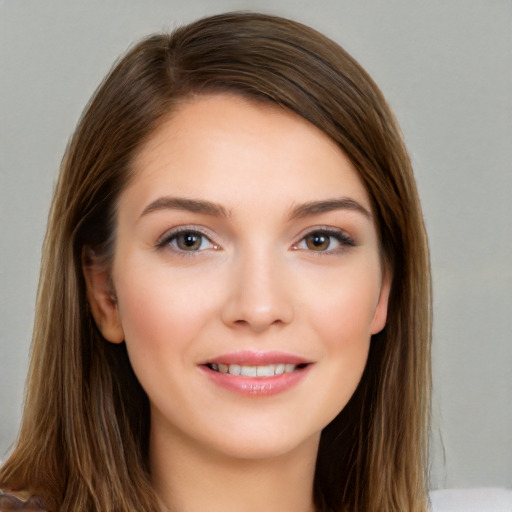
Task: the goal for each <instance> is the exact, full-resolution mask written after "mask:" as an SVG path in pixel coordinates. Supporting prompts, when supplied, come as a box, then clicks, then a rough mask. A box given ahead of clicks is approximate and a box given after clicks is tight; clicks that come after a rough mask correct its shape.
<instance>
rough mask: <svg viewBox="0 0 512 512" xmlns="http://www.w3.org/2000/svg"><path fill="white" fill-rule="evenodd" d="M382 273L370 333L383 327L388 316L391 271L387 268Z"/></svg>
mask: <svg viewBox="0 0 512 512" xmlns="http://www.w3.org/2000/svg"><path fill="white" fill-rule="evenodd" d="M383 274H384V275H383V277H382V283H381V286H380V293H379V298H378V300H377V304H376V306H375V310H374V312H373V319H372V323H371V333H372V334H377V333H379V332H380V331H382V329H384V327H385V325H386V320H387V317H388V303H389V294H390V292H391V281H392V278H391V272H390V271H389V270H388V269H385V270H384V272H383Z"/></svg>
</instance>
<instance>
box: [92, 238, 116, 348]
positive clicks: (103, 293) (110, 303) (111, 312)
mask: <svg viewBox="0 0 512 512" xmlns="http://www.w3.org/2000/svg"><path fill="white" fill-rule="evenodd" d="M82 272H83V274H84V278H85V287H86V292H87V301H88V302H89V306H90V308H91V313H92V316H93V318H94V321H95V322H96V325H97V327H98V329H99V330H100V332H101V334H102V335H103V337H104V338H105V339H106V340H107V341H110V342H112V343H122V342H123V341H124V332H123V327H122V326H121V321H120V319H119V311H118V307H117V300H116V296H115V293H114V287H113V285H112V280H111V278H110V272H109V271H108V269H107V268H106V265H105V262H104V261H103V259H102V258H101V256H100V255H98V253H97V252H96V251H95V250H94V249H92V248H91V247H84V248H83V250H82Z"/></svg>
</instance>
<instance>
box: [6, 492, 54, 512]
mask: <svg viewBox="0 0 512 512" xmlns="http://www.w3.org/2000/svg"><path fill="white" fill-rule="evenodd" d="M14 510H17V511H18V512H24V511H26V512H36V511H39V512H48V511H47V509H46V508H45V507H44V505H43V503H42V502H41V500H40V498H39V497H37V496H30V497H29V498H28V499H26V500H23V499H21V498H18V496H14V494H4V493H3V492H1V491H0V512H11V511H14Z"/></svg>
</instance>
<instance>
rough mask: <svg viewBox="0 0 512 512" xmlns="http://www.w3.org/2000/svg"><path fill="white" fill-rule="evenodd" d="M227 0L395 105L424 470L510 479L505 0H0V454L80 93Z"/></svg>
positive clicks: (450, 481)
mask: <svg viewBox="0 0 512 512" xmlns="http://www.w3.org/2000/svg"><path fill="white" fill-rule="evenodd" d="M234 9H250V10H262V11H265V12H267V13H274V14H280V15H284V16H288V17H292V18H295V19H297V20H298V21H302V22H305V23H307V24H310V25H312V26H313V27H315V28H317V29H318V30H320V31H322V32H324V33H325V34H327V35H328V36H330V37H332V38H333V39H335V40H336V41H338V42H339V43H341V44H342V45H343V46H344V47H345V48H346V49H347V50H348V51H349V52H350V53H352V54H353V55H354V56H355V57H356V58H357V59H358V60H359V61H360V62H361V64H362V65H363V66H364V67H365V68H366V69H367V70H368V71H369V72H370V73H371V74H372V75H373V77H374V78H375V79H376V81H377V83H379V85H380V86H381V88H382V90H383V91H384V94H385V95H386V96H387V98H388V100H389V102H390V103H391V106H392V107H393V108H394V110H395V112H396V114H397V117H398V119H399V121H400V123H401V126H402V129H403V131H404V135H405V139H406V141H407V144H408V147H409V149H410V152H411V156H412V159H413V163H414V166H415V171H416V175H417V180H418V185H419V189H420V195H421V198H422V202H423V208H424V213H425V218H426V222H427V227H428V230H429V234H430V242H431V253H432V264H433V282H434V292H435V300H434V305H435V325H434V348H433V353H434V354H433V355H434V408H433V436H432V456H433V457H432V486H433V487H434V488H444V487H470V486H473V487H475V486H508V487H512V398H511V397H512V370H511V368H512V344H511V341H510V332H511V330H512V264H511V262H512V222H511V220H512V201H511V192H512V173H511V167H512V164H511V162H512V138H511V135H512V97H511V91H512V1H510V0H487V1H486V0H480V1H476V0H475V1H470V0H451V1H448V0H446V1H442V0H430V1H426V0H425V1H419V0H418V1H405V0H390V1H387V2H384V1H381V0H366V1H362V0H360V1H357V2H356V1H355V0H354V1H349V0H316V1H305V0H282V1H271V0H253V1H242V0H223V1H221V0H216V1H215V2H213V1H207V0H202V1H199V0H196V1H194V0H192V1H190V0H189V1H182V0H180V1H178V0H175V1H173V0H146V1H142V0H131V1H120V0H118V1H105V0H88V1H72V0H46V1H45V0H3V1H2V0H0V180H1V181H0V194H1V196H0V230H1V233H0V237H1V238H0V239H1V245H0V247H1V253H0V301H1V302H0V315H1V316H0V408H1V409H0V410H1V413H2V414H1V418H2V419H1V422H0V458H2V457H4V455H5V453H6V451H7V450H8V447H9V445H10V444H11V443H12V441H13V439H14V438H15V435H16V431H17V425H18V422H19V417H20V407H21V403H22V390H23V382H24V376H25V372H26V366H27V356H28V348H29V340H30V332H31V324H32V316H33V303H34V297H35V290H36V281H37V275H38V266H39V257H40V247H41V243H42V239H43V234H44V230H45V224H46V216H47V211H48V207H49V202H50V197H51V193H52V189H53V186H54V184H55V180H56V175H57V170H58V167H59V162H60V159H61V156H62V153H63V151H64V148H65V146H66V143H67V140H68V138H69V136H70V134H71V133H72V131H73V128H74V125H75V123H76V121H77V119H78V116H79V114H80V112H81V110H82V108H83V107H84V105H85V103H86V102H87V100H88V99H89V97H90V96H91V94H92V92H93V91H94V89H95V88H96V86H97V85H98V84H99V82H100V80H101V79H102V77H103V76H104V75H105V73H106V72H107V71H108V69H109V68H110V66H111V64H112V62H113V61H114V59H115V58H116V57H117V56H118V55H119V54H121V53H122V52H124V51H125V50H126V49H127V47H128V46H129V45H130V44H131V43H132V42H133V41H135V40H137V39H138V38H140V37H142V36H143V35H145V34H147V33H149V32H154V31H158V30H162V29H164V30H165V29H172V27H174V26H175V25H176V24H178V23H181V22H186V21H191V20H192V19H194V18H197V17H199V16H202V15H206V14H211V13H215V12H221V11H224V10H234Z"/></svg>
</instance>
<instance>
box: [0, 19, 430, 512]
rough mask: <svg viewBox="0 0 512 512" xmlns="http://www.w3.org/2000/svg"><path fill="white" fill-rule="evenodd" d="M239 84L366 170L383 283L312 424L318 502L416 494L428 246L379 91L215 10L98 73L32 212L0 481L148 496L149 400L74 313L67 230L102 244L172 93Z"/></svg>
mask: <svg viewBox="0 0 512 512" xmlns="http://www.w3.org/2000/svg"><path fill="white" fill-rule="evenodd" d="M217 92H218V93H231V94H239V95H243V96H245V97H248V98H253V99H255V100H259V101H266V102H272V103H274V104H277V105H279V106H281V107H282V108H285V109H288V110H291V111H293V112H295V113H297V114H298V115H300V116H301V117H303V118H305V119H306V120H308V121H309V122H311V123H313V124H314V125H316V126H317V127H319V128H320V129H321V130H323V131H324V132H325V133H326V134H327V135H328V136H330V137H331V138H332V139H333V140H334V141H335V142H336V143H337V144H338V145H339V147H340V148H341V149H342V150H343V151H344V152H345V154H346V155H347V156H348V157H349V158H350V160H351V161H352V163H353V165H354V167H355V168H356V170H357V172H358V173H359V175H360V177H361V180H362V182H363V184H364V186H365V187H366V189H367V191H368V194H369V196H370V199H371V202H372V208H373V212H374V216H375V220H376V224H377V231H378V233H379V236H380V243H381V247H382V255H383V259H384V260H385V261H386V264H387V266H388V268H390V269H391V272H392V276H393V284H392V290H391V296H390V301H389V311H388V320H387V325H386V327H385V329H384V330H383V331H382V332H380V333H379V334H377V335H375V336H374V337H373V339H372V343H371V348H370V354H369V359H368V363H367V366H366V369H365V372H364V374H363V377H362V380H361V382H360V385H359V387H358V388H357V390H356V393H355V394H354V396H353V397H352V399H351V400H350V402H349V403H348V405H347V406H346V407H345V408H344V409H343V411H341V413H340V414H339V415H338V417H337V418H336V419H335V420H333V421H332V422H331V424H329V425H328V426H327V427H326V428H325V429H324V431H323V433H322V438H321V442H320V449H319V454H318V461H317V470H316V476H315V501H316V504H317V506H318V509H319V510H320V509H322V510H323V509H327V510H333V511H345V510H348V511H353V512H355V511H357V512H377V511H379V512H386V511H387V512H391V511H405V510H414V511H415V512H422V511H426V509H427V497H426V471H427V428H428V417H429V397H430V276H429V262H428V250H427V241H426V235H425V230H424V226H423V221H422V215H421V209H420V204H419V200H418V196H417V191H416V186H415V182H414V177H413V174H412V170H411V165H410V161H409V158H408V155H407V152H406V149H405V147H404V144H403V141H402V138H401V135H400V132H399V129H398V127H397V124H396V122H395V120H394V117H393V115H392V113H391V111H390V110H389V108H388V106H387V104H386V102H385V100H384V98H383V96H382V94H381V92H380V91H379V89H378V88H377V86H376V85H375V84H374V82H373V81H372V80H371V78H370V77H369V76H368V75H367V73H366V72H365V71H364V70H363V69H362V68H361V66H360V65H359V64H358V63H357V62H356V61H355V60H354V59H353V58H352V57H350V56H349V55H348V54H347V53H346V52H345V51H344V50H343V49H342V48H340V47H339V46H338V45H337V44H336V43H334V42H333V41H331V40H329V39H327V38H326V37H324V36H322V35H321V34H319V33H318V32H316V31H314V30H313V29H311V28H309V27H306V26H304V25H301V24H298V23H295V22H292V21H289V20H286V19H283V18H278V17H272V16H266V15H261V14H251V13H231V14H225V15H219V16H214V17H210V18H205V19H203V20H199V21H197V22H195V23H192V24H190V25H187V26H184V27H182V28H179V29H177V30H176V31H174V32H173V33H172V34H170V35H166V34H159V35H154V36H150V37H148V38H146V39H144V40H143V41H142V42H140V43H139V44H137V45H136V46H135V47H133V48H132V49H131V50H130V51H129V52H128V54H127V55H126V56H125V57H124V58H123V59H122V60H120V61H119V63H118V64H117V65H116V66H115V67H114V69H113V70H112V71H111V73H110V74H109V75H108V77H107V78H106V79H105V81H104V82H103V84H102V85H101V86H100V87H99V89H98V90H97V92H96V94H95V95H94V97H93V99H92V100H91V102H90V104H89V105H88V107H87V108H86V110H85V113H84V115H83V117H82V119H81V120H80V123H79V125H78V128H77V130H76V132H75V134H74V137H73V138H72V140H71V142H70V144H69V147H68V150H67V153H66V156H65V158H64V160H63V164H62V169H61V174H60V178H59V182H58V184H57V188H56V192H55V197H54V201H53V205H52V209H51V213H50V217H49V224H48V232H47V235H46V239H45V243H44V250H43V260H42V267H41V277H40V282H39V291H38V298H37V309H36V318H35V326H34V335H33V342H32V356H31V363H30V370H29V377H28V382H27V388H26V400H25V409H24V415H23V421H22V425H21V430H20V434H19V437H18V440H17V443H16V445H15V447H14V450H13V452H12V454H11V456H10V457H9V459H8V460H7V462H6V463H5V465H4V466H3V468H2V469H1V471H0V486H1V487H3V488H7V489H11V490H20V489H25V490H27V489H28V490H30V491H31V492H35V493H37V494H39V495H40V496H41V497H42V498H43V499H44V501H45V502H46V504H47V506H48V507H49V508H50V509H51V510H60V511H62V512H67V511H73V512H75V511H77V510H88V511H97V512H100V511H101V512H104V511H107V510H116V511H130V512H132V511H133V510H137V511H139V512H149V511H156V510H158V505H157V502H156V499H155V496H154V494H153V491H152V488H151V484H150V475H149V467H148V460H147V447H148V436H149V413H148V409H149V405H148V399H147V396H146V395H145V393H144V391H143V390H142V389H141V387H140V385H139V383H138V382H137V379H136V378H135V376H134V374H133V371H132V369H131V367H130V364H129V361H128V358H127V354H126V350H125V348H124V345H123V344H121V345H115V344H112V343H108V342H106V341H105V340H104V339H103V338H102V336H101V334H100V333H99V331H98V329H97V328H96V326H95V325H94V323H93V322H92V320H91V315H90V314H89V311H88V304H87V300H86V296H85V286H84V278H83V275H82V270H81V263H82V251H83V248H84V247H85V246H94V247H96V248H100V249H101V250H102V251H103V253H104V254H105V255H106V257H108V255H109V254H111V253H112V250H113V246H114V244H115V215H116V202H117V198H118V197H119V194H120V193H121V191H122V190H123V188H124V187H125V186H126V184H127V183H128V181H129V179H130V175H131V173H132V162H133V159H134V155H136V153H137V151H138V149H139V148H140V147H141V145H142V144H143V142H144V141H145V140H147V139H148V137H150V136H151V134H152V133H153V131H154V130H155V128H156V127H157V126H158V125H159V124H160V123H161V121H162V120H163V118H164V117H165V116H166V115H169V113H170V112H172V110H173V107H174V105H176V104H177V103H179V102H180V101H182V100H183V99H184V98H186V97H188V96H190V95H200V94H203V93H205V94H206V93H208V94H211V93H217Z"/></svg>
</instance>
